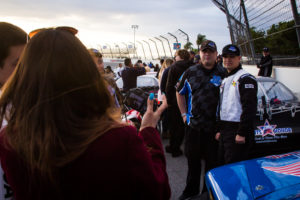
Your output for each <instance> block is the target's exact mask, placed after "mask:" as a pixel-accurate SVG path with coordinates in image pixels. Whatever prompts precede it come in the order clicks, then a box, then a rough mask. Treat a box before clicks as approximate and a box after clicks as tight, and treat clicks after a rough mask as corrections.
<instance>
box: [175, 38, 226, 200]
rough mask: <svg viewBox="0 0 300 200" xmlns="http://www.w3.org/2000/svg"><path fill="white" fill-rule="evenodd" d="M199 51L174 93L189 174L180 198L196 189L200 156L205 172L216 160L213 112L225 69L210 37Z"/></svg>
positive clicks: (187, 196) (191, 194) (215, 108)
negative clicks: (198, 58) (198, 61)
mask: <svg viewBox="0 0 300 200" xmlns="http://www.w3.org/2000/svg"><path fill="white" fill-rule="evenodd" d="M200 55H201V58H202V61H201V64H198V65H194V66H192V67H190V68H188V69H187V70H186V71H185V72H184V74H183V76H182V79H181V80H180V83H179V86H178V87H177V93H176V96H177V102H178V106H179V109H180V112H181V116H182V119H181V121H184V122H185V123H186V125H187V126H186V133H185V134H186V135H185V155H186V156H187V160H188V176H187V180H186V187H185V189H184V191H183V193H182V195H181V196H180V198H179V199H180V200H183V199H187V198H190V197H191V196H194V195H197V194H198V193H199V189H200V174H201V168H202V167H201V159H203V160H205V172H206V171H208V170H210V169H212V168H213V167H215V166H216V164H217V162H216V160H217V148H218V142H217V141H216V140H215V134H216V132H215V129H216V126H215V125H216V112H217V106H218V103H219V91H220V89H219V86H220V85H221V82H222V78H223V77H224V75H225V69H224V68H223V67H222V66H220V65H218V64H217V63H216V59H217V46H216V44H215V43H214V42H213V41H211V40H206V41H204V42H203V43H202V44H201V48H200ZM186 97H187V98H186ZM203 189H204V190H205V189H206V187H204V188H203ZM202 192H203V191H202Z"/></svg>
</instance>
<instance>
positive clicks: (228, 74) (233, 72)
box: [226, 64, 242, 77]
mask: <svg viewBox="0 0 300 200" xmlns="http://www.w3.org/2000/svg"><path fill="white" fill-rule="evenodd" d="M240 69H242V65H241V64H240V65H239V66H238V67H237V68H235V69H234V70H232V71H231V72H228V71H227V73H226V77H228V76H231V75H233V74H235V73H237V71H239V70H240Z"/></svg>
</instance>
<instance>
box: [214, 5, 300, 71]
mask: <svg viewBox="0 0 300 200" xmlns="http://www.w3.org/2000/svg"><path fill="white" fill-rule="evenodd" d="M212 1H213V3H214V4H215V5H216V6H218V7H219V8H220V10H222V11H223V12H224V13H225V14H226V17H227V22H228V26H229V30H230V36H231V40H232V42H233V43H235V44H237V45H238V46H240V48H241V51H242V54H243V56H245V57H247V59H245V60H247V62H248V63H255V62H256V61H257V60H258V59H259V58H260V57H261V52H262V49H263V48H264V47H268V48H269V49H270V53H271V54H272V56H273V58H274V64H275V65H286V66H300V57H299V55H300V48H299V44H300V43H299V41H298V40H299V39H300V38H299V39H297V28H298V29H300V28H299V21H300V18H299V12H298V10H300V0H212ZM297 24H298V25H297ZM298 34H299V35H298V37H299V36H300V30H299V33H298Z"/></svg>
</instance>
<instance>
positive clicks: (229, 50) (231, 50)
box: [222, 44, 241, 56]
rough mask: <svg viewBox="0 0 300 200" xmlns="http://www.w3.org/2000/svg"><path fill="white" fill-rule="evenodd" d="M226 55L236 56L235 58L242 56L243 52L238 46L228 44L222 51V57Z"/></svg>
mask: <svg viewBox="0 0 300 200" xmlns="http://www.w3.org/2000/svg"><path fill="white" fill-rule="evenodd" d="M225 55H234V56H240V55H241V52H240V49H239V47H238V46H236V45H234V44H228V45H226V46H225V47H224V48H223V50H222V56H225Z"/></svg>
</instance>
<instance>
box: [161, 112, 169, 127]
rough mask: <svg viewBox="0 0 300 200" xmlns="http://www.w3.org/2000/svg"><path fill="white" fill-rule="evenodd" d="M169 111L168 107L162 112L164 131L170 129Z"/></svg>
mask: <svg viewBox="0 0 300 200" xmlns="http://www.w3.org/2000/svg"><path fill="white" fill-rule="evenodd" d="M169 114H170V113H169V112H168V108H167V109H166V110H165V111H164V112H163V113H162V115H161V117H162V127H163V132H167V131H168V130H169V123H170V122H169V121H170V117H169Z"/></svg>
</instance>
